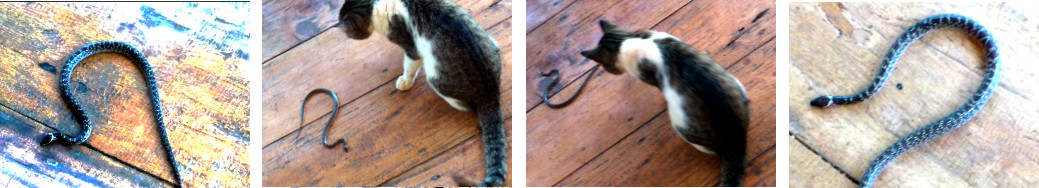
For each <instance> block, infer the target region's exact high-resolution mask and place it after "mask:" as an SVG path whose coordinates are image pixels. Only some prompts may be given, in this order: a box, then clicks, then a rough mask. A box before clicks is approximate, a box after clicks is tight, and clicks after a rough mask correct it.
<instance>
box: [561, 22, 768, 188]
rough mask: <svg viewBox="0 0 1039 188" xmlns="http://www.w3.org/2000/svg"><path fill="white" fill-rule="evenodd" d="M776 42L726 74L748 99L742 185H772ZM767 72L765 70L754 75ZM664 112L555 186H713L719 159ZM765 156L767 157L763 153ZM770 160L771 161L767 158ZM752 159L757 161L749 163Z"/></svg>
mask: <svg viewBox="0 0 1039 188" xmlns="http://www.w3.org/2000/svg"><path fill="white" fill-rule="evenodd" d="M774 46H775V42H774V41H773V42H770V43H768V44H765V45H764V46H763V47H762V48H759V49H758V50H756V51H754V52H753V53H752V54H750V55H749V56H748V57H747V58H745V59H744V60H743V61H740V62H737V63H736V64H735V65H733V67H732V68H730V69H729V70H730V71H731V72H732V73H733V74H734V75H735V76H736V77H739V78H742V79H743V80H744V82H746V83H748V84H747V85H745V87H746V88H747V90H748V91H758V92H752V93H750V94H749V96H748V97H749V98H750V100H751V116H752V117H753V118H752V119H753V120H754V121H753V122H752V124H751V125H750V130H748V131H749V132H748V133H747V137H748V138H750V139H748V141H747V160H748V163H747V169H758V170H747V172H746V178H745V179H744V183H743V185H744V186H754V187H769V186H775V145H776V138H775V133H776V129H775V124H776V123H775V122H776V118H775V103H774V101H775V96H776V95H775V74H774V70H775V47H774ZM759 70H766V71H759ZM664 111H665V110H663V109H661V110H659V112H660V114H661V115H658V116H656V117H655V118H654V119H653V120H650V122H648V123H647V124H645V125H642V126H641V127H639V129H637V130H635V131H634V132H633V133H632V134H631V135H627V136H625V137H624V139H622V140H621V141H620V142H618V143H617V144H616V145H613V146H612V147H610V148H609V149H607V150H606V151H604V152H603V153H602V154H600V155H599V156H597V157H596V158H595V159H593V160H591V161H589V162H588V163H586V164H584V165H583V166H582V167H581V168H580V169H577V170H576V171H575V172H574V173H573V174H570V175H568V176H567V178H566V179H563V180H562V181H560V182H559V183H558V184H556V185H554V186H564V187H569V186H632V187H641V186H663V187H702V186H715V185H717V184H718V182H719V181H720V180H721V176H720V175H721V174H720V171H719V168H720V165H719V164H720V162H721V160H720V159H719V158H718V157H716V156H714V155H707V154H704V153H702V152H699V151H696V149H695V148H693V147H691V146H689V144H688V143H686V142H685V141H684V140H682V138H681V137H678V136H677V134H675V133H674V129H672V128H671V123H670V117H668V115H667V114H666V113H664ZM766 153H767V154H766ZM768 156H770V157H768ZM755 158H761V159H758V160H754V159H755Z"/></svg>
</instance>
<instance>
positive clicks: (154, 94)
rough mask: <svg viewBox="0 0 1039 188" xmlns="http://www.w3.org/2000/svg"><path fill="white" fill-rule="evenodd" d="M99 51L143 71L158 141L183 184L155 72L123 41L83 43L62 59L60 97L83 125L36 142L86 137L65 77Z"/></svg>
mask: <svg viewBox="0 0 1039 188" xmlns="http://www.w3.org/2000/svg"><path fill="white" fill-rule="evenodd" d="M99 53H118V54H122V55H123V56H126V57H127V58H129V59H130V61H133V62H134V64H136V65H137V68H138V69H139V70H140V71H141V73H142V74H144V79H145V81H146V82H147V85H148V92H149V96H150V98H151V102H152V106H153V108H152V110H153V112H154V113H155V120H156V121H157V122H158V124H159V133H160V135H161V136H162V144H163V146H164V147H166V154H167V155H168V156H169V161H170V166H172V167H173V169H174V170H175V172H174V173H173V177H174V178H175V179H176V181H177V182H178V183H179V184H178V185H179V186H183V185H184V181H183V179H181V178H180V172H181V169H180V168H179V167H180V166H181V165H180V163H178V162H177V159H175V158H174V156H173V148H172V147H170V139H169V137H168V135H167V132H166V123H165V121H163V118H162V101H161V100H159V86H158V84H156V83H155V74H154V73H153V71H152V67H151V65H150V64H148V59H146V58H145V57H144V54H142V53H141V52H140V51H138V50H137V49H136V48H134V47H133V46H130V45H129V44H126V43H123V42H107V41H106V42H95V43H90V44H87V45H86V46H83V47H82V48H80V49H79V50H76V51H75V52H72V55H69V58H68V60H66V61H65V65H64V66H63V67H62V69H61V75H60V78H59V82H60V83H61V91H62V93H63V95H62V99H63V100H64V101H65V106H68V107H71V108H69V109H71V110H72V114H73V117H74V118H73V119H76V122H77V123H79V125H80V126H82V127H83V132H82V133H81V134H78V135H73V134H65V133H61V132H60V131H55V132H51V133H48V134H45V135H43V136H42V138H40V145H42V146H46V145H50V144H52V143H60V144H62V145H66V146H68V145H72V144H83V143H85V142H87V139H89V138H90V133H91V129H92V128H91V127H92V126H93V123H92V122H90V119H89V118H87V116H86V113H84V110H83V106H82V105H81V104H80V103H79V101H77V100H76V98H75V97H73V96H72V88H71V87H69V80H70V77H72V70H73V69H74V68H76V65H77V64H79V62H80V61H82V60H83V59H86V58H87V57H90V56H92V55H94V54H99Z"/></svg>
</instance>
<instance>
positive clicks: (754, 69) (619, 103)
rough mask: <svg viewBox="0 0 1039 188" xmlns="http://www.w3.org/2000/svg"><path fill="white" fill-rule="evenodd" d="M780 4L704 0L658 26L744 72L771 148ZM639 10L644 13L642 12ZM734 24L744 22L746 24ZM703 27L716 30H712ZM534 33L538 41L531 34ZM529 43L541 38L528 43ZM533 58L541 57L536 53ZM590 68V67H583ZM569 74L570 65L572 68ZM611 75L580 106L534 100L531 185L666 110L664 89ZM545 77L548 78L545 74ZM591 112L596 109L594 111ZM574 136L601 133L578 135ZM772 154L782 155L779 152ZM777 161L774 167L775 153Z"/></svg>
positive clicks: (545, 182) (546, 181) (558, 174)
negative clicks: (776, 6)
mask: <svg viewBox="0 0 1039 188" xmlns="http://www.w3.org/2000/svg"><path fill="white" fill-rule="evenodd" d="M773 7H774V4H768V3H760V2H750V1H744V2H731V3H718V2H702V1H696V2H692V3H690V4H689V5H686V6H685V7H682V8H681V9H680V10H678V11H676V12H675V14H674V15H672V16H670V17H669V18H668V19H666V20H664V21H661V22H660V23H658V24H654V25H658V27H659V28H654V30H658V31H663V32H668V33H670V34H672V35H675V36H676V37H678V38H680V39H683V41H686V42H687V43H690V44H691V45H692V46H693V47H695V48H698V49H700V50H702V51H703V52H705V53H707V54H708V55H710V56H711V57H714V59H715V60H716V61H718V62H719V63H720V64H721V65H723V67H730V70H729V71H730V72H733V73H734V74H736V77H738V78H740V79H741V80H742V82H743V84H744V85H745V86H746V87H747V90H748V92H749V93H748V94H749V97H750V98H751V100H752V102H751V105H754V106H753V107H752V108H753V110H752V113H753V114H755V115H754V116H753V117H752V119H753V121H754V123H755V125H768V126H766V127H770V129H772V131H771V134H765V135H769V136H770V137H771V139H763V140H762V141H758V142H763V143H770V144H762V146H765V148H768V147H769V146H774V145H775V141H774V140H775V139H774V136H772V135H774V132H775V131H774V125H775V116H774V110H775V105H774V104H775V103H774V101H775V96H774V95H775V73H774V72H775V68H774V67H775V65H774V59H775V58H774V52H775V47H774V45H775V42H770V41H773V40H774V38H775V32H774V31H775V11H771V9H772V8H773ZM693 10H703V11H693ZM708 10H709V11H716V12H718V13H710V12H705V11H708ZM765 10H769V11H765ZM568 11H569V10H568ZM741 12H743V13H741ZM762 12H764V13H762ZM564 13H566V12H564ZM564 13H561V14H560V15H563V14H564ZM627 14H631V13H627ZM627 14H625V15H627ZM744 14H746V15H747V16H730V17H727V18H732V19H734V20H726V19H720V17H717V16H716V15H744ZM759 14H761V17H758V15H759ZM631 15H643V14H638V13H634V14H631ZM755 18H756V19H755ZM549 23H555V22H549ZM733 23H743V25H738V24H733ZM650 24H653V23H650ZM587 27H595V30H596V31H595V32H601V31H598V25H590V26H587ZM698 27H699V28H698ZM544 28H550V27H549V26H548V25H545V26H542V28H541V29H544ZM703 28H713V29H710V30H709V29H703ZM722 28H727V29H722ZM541 29H538V30H541ZM538 32H540V31H534V32H532V33H531V34H534V33H538ZM713 35H723V36H728V37H717V36H713ZM709 36H711V37H709ZM528 39H530V37H528ZM551 40H557V41H560V42H557V43H564V44H565V43H570V41H569V40H576V39H573V38H567V39H551ZM590 40H598V39H590ZM712 41H713V42H712ZM575 42H576V41H575ZM528 44H534V43H530V42H529V41H528ZM592 45H594V43H591V42H589V44H588V46H584V47H574V49H572V50H578V49H587V48H591V46H592ZM697 45H703V46H708V47H702V46H697ZM530 48H552V47H551V46H538V47H529V48H528V49H530ZM754 51H758V52H757V53H759V54H761V55H757V56H748V54H751V53H752V52H754ZM575 55H576V51H575ZM531 56H537V55H536V54H534V55H531ZM577 56H579V55H577ZM528 59H531V58H528ZM582 59H583V58H582ZM535 63H537V62H536V61H528V65H529V64H535ZM586 64H589V63H586ZM590 64H594V62H591V63H590ZM741 64H747V65H741ZM561 68H562V67H561ZM577 68H582V67H577V66H575V67H574V68H570V69H577ZM587 68H588V69H590V68H591V65H589V66H587ZM530 69H531V67H528V76H529V75H530V74H531V73H529V71H530ZM546 69H547V68H546ZM582 70H584V69H583V68H582ZM737 71H739V72H737ZM563 72H567V71H565V70H564V71H563ZM569 72H574V74H579V72H580V71H574V70H571V71H569ZM603 73H604V71H601V70H600V71H599V72H597V73H596V76H597V77H596V78H592V81H590V82H589V83H588V85H587V86H586V87H587V88H585V92H586V93H583V94H581V97H579V98H577V99H575V101H574V102H573V104H571V105H570V106H568V107H567V108H563V109H550V108H545V107H531V106H528V107H529V108H533V109H532V110H530V111H529V112H528V120H527V121H528V123H527V125H528V126H527V133H528V134H527V138H528V143H527V154H528V156H527V159H528V163H527V170H528V172H529V173H528V174H527V184H528V185H530V186H553V185H556V183H557V182H559V181H561V180H562V179H563V178H564V176H567V174H570V172H572V171H574V170H575V169H577V168H578V167H580V166H584V165H585V164H586V162H587V161H589V160H590V159H591V158H592V157H594V156H595V155H598V154H600V153H602V152H603V151H604V150H605V149H607V148H608V147H611V146H612V145H614V143H617V142H618V141H620V140H621V138H622V137H624V136H625V135H628V134H629V133H631V132H632V131H635V129H636V128H638V127H639V126H641V125H642V124H644V123H645V122H649V120H650V119H651V118H653V116H654V115H656V114H658V113H659V112H663V111H664V110H665V105H664V100H663V97H662V96H661V95H660V92H659V90H658V89H656V88H654V87H652V86H649V85H648V84H644V83H642V82H641V81H638V80H637V79H635V78H633V77H631V76H627V75H620V76H617V75H607V76H601V74H603ZM751 75H753V76H751ZM529 78H530V77H528V79H529ZM538 78H540V76H539V77H538ZM582 81H583V80H582ZM531 82H534V81H528V85H530V84H531ZM546 84H547V83H546ZM577 84H579V83H577ZM574 86H577V85H576V84H571V85H570V86H567V87H565V88H563V89H562V91H560V92H559V93H561V95H557V96H567V97H569V96H571V95H573V93H574V92H575V91H576V90H577V87H574ZM528 87H529V86H528ZM529 90H531V88H528V91H529ZM534 97H538V96H537V95H531V94H529V93H528V105H530V101H531V100H530V98H534ZM637 99H647V100H637ZM649 99H652V100H649ZM536 100H540V99H536ZM557 100H558V99H557ZM538 102H540V101H538ZM759 103H760V104H759ZM534 104H537V103H534ZM758 105H761V106H758ZM759 109H760V110H759ZM588 114H595V115H594V116H590V115H588ZM558 125H592V126H558ZM599 125H610V126H599ZM672 132H673V131H672ZM572 135H595V136H578V137H575V136H572ZM582 149H583V150H582ZM773 150H774V149H773ZM772 155H773V156H774V154H772ZM771 163H772V165H774V163H775V162H774V159H773V161H772V162H771ZM763 164H766V163H763ZM586 167H587V166H586ZM582 168H584V167H582ZM771 171H773V172H771V173H772V174H774V168H772V169H771ZM771 179H772V181H764V182H763V183H768V184H775V183H774V179H775V178H774V175H773V177H771Z"/></svg>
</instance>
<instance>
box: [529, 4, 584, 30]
mask: <svg viewBox="0 0 1039 188" xmlns="http://www.w3.org/2000/svg"><path fill="white" fill-rule="evenodd" d="M574 2H575V1H574V0H529V1H527V33H528V34H529V33H530V32H531V31H534V29H537V28H538V27H540V26H541V25H543V24H544V23H545V21H546V20H548V19H549V18H552V17H553V16H555V15H556V14H557V13H559V12H560V11H563V10H565V9H566V8H567V7H570V5H572V4H573V3H574ZM560 20H563V19H560Z"/></svg>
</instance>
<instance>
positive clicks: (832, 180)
mask: <svg viewBox="0 0 1039 188" xmlns="http://www.w3.org/2000/svg"><path fill="white" fill-rule="evenodd" d="M790 186H791V187H795V186H800V187H856V186H857V184H855V182H852V181H851V180H849V179H848V178H847V177H845V174H844V173H843V172H841V171H840V170H839V169H836V168H833V166H830V164H829V163H827V162H826V161H824V160H823V158H822V157H820V156H819V155H816V154H815V152H812V150H810V149H808V147H805V145H804V144H801V142H799V141H797V139H796V138H794V137H793V136H791V138H790Z"/></svg>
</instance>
